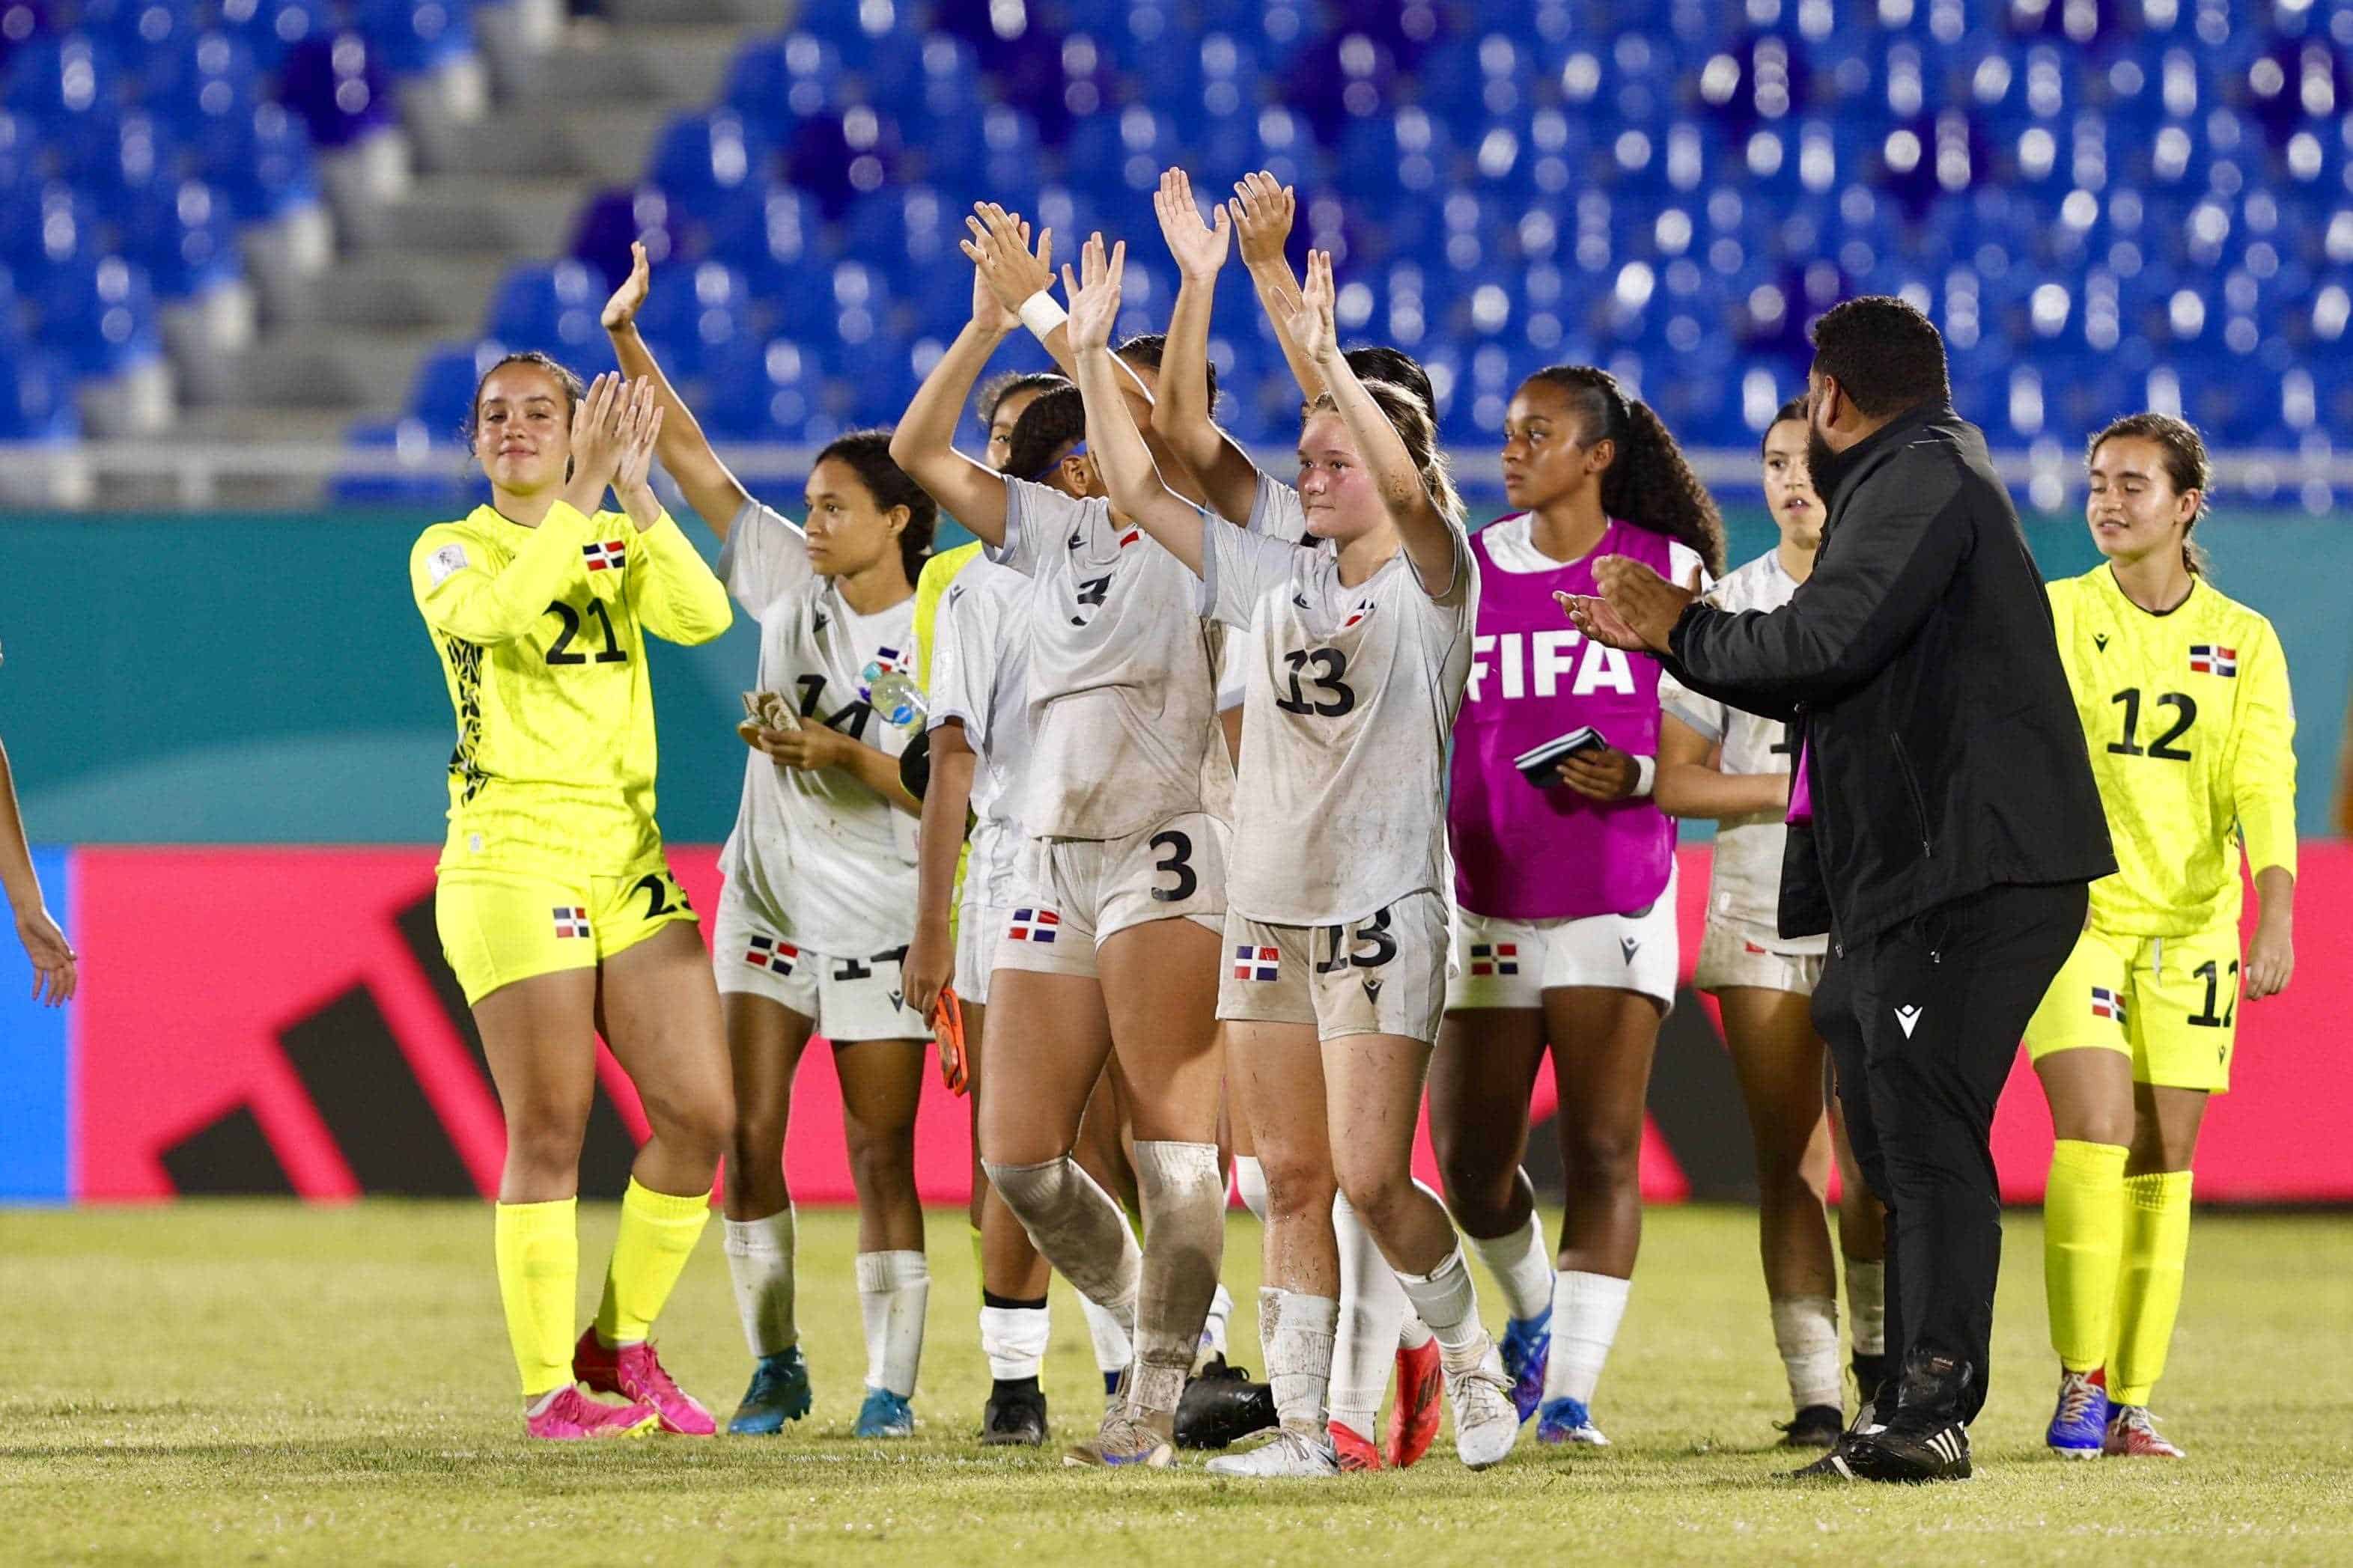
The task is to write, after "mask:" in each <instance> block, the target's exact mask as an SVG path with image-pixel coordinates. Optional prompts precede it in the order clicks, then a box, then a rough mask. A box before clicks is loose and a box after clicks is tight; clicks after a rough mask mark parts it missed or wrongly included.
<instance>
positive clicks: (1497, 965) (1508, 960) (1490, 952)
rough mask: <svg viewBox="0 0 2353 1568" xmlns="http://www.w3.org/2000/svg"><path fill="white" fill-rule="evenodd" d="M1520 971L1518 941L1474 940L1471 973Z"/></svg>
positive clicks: (1514, 972)
mask: <svg viewBox="0 0 2353 1568" xmlns="http://www.w3.org/2000/svg"><path fill="white" fill-rule="evenodd" d="M1519 972H1520V944H1519V943H1518V942H1472V944H1471V973H1472V974H1473V975H1478V976H1485V975H1489V974H1517V973H1519Z"/></svg>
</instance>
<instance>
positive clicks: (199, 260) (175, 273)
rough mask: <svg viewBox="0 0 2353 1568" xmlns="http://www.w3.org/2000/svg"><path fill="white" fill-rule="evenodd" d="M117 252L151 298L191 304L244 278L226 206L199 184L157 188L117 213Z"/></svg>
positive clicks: (176, 183)
mask: <svg viewBox="0 0 2353 1568" xmlns="http://www.w3.org/2000/svg"><path fill="white" fill-rule="evenodd" d="M116 223H117V227H118V228H119V230H120V233H121V243H122V252H123V254H124V255H125V256H126V257H128V258H130V259H131V260H132V261H135V262H137V263H138V264H139V265H140V266H142V267H143V268H146V270H147V275H148V277H149V279H150V280H151V282H152V284H153V288H154V290H155V294H156V297H157V298H158V299H161V300H165V301H167V302H169V301H172V300H187V299H193V298H195V296H197V295H200V294H204V293H206V292H208V291H210V290H211V289H216V288H217V287H219V286H220V285H222V284H224V283H229V282H234V281H236V280H237V279H239V278H241V277H243V276H244V273H245V268H244V264H243V263H242V262H241V261H240V260H239V259H238V256H237V233H236V228H235V225H234V223H233V220H232V215H231V213H230V211H229V207H228V204H227V202H226V201H225V200H223V199H222V198H221V196H220V195H219V193H217V192H216V191H215V190H214V189H213V188H212V187H211V186H209V185H207V184H205V183H204V182H203V181H201V180H180V181H173V182H169V183H163V184H158V185H156V186H155V187H153V188H151V189H150V190H148V191H146V192H144V193H142V194H141V195H139V196H138V197H137V198H136V199H134V200H132V201H128V202H126V203H125V204H124V205H122V207H121V208H120V209H118V212H117V215H116Z"/></svg>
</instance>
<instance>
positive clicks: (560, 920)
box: [555, 905, 588, 937]
mask: <svg viewBox="0 0 2353 1568" xmlns="http://www.w3.org/2000/svg"><path fill="white" fill-rule="evenodd" d="M555 934H556V935H557V936H559V937H565V936H586V935H587V934H588V911H587V910H584V909H581V908H579V907H577V906H576V905H565V906H563V907H560V908H558V909H557V910H556V911H555Z"/></svg>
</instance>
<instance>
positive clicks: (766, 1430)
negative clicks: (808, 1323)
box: [727, 1345, 809, 1437]
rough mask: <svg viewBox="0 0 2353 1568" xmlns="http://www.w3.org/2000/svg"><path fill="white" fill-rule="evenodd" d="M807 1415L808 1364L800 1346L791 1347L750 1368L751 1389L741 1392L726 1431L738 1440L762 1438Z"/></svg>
mask: <svg viewBox="0 0 2353 1568" xmlns="http://www.w3.org/2000/svg"><path fill="white" fill-rule="evenodd" d="M808 1413H809V1379H808V1363H807V1362H806V1361H803V1360H802V1359H801V1347H800V1346H798V1345H794V1346H791V1347H790V1348H788V1349H786V1350H780V1351H778V1352H776V1353H775V1354H774V1355H764V1356H762V1357H761V1358H760V1360H759V1363H758V1364H757V1365H755V1366H754V1367H753V1369H752V1386H751V1387H749V1388H747V1389H745V1390H744V1402H743V1403H742V1404H740V1405H736V1406H735V1415H734V1418H733V1419H732V1420H730V1421H729V1422H728V1423H727V1430H728V1431H730V1432H731V1433H733V1434H734V1435H735V1436H739V1437H765V1436H770V1435H772V1434H774V1433H777V1432H781V1431H783V1430H784V1429H785V1423H786V1422H787V1421H797V1420H799V1419H800V1418H801V1417H802V1416H804V1415H807V1414H808Z"/></svg>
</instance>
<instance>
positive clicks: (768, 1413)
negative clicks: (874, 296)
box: [604, 246, 938, 1437]
mask: <svg viewBox="0 0 2353 1568" xmlns="http://www.w3.org/2000/svg"><path fill="white" fill-rule="evenodd" d="M632 248H633V251H634V254H635V266H634V268H633V269H632V270H631V272H630V275H629V277H628V279H627V280H626V281H624V282H623V283H622V285H621V287H620V288H619V289H617V290H616V291H615V293H614V295H613V297H612V299H611V300H609V301H607V304H606V307H605V315H604V321H605V327H606V330H607V332H608V333H609V334H610V335H611V337H612V340H613V347H614V351H615V353H617V355H618V356H619V358H620V363H621V364H622V365H623V366H624V367H625V368H626V369H627V370H628V371H629V373H630V374H635V375H638V376H640V377H643V378H644V379H645V380H646V381H647V382H648V383H649V384H651V385H652V386H653V387H654V388H655V389H656V390H657V392H658V393H659V396H660V399H661V404H662V407H663V411H664V414H665V416H666V417H665V419H664V421H663V425H662V436H661V456H662V466H663V467H664V468H667V469H668V470H669V471H670V475H671V476H672V477H673V478H674V479H677V481H678V484H679V489H681V491H682V492H683V493H684V494H685V496H686V499H687V500H688V502H689V503H690V504H691V505H692V506H693V508H694V510H696V511H697V512H698V513H700V514H701V515H702V519H703V520H704V521H705V522H707V523H708V524H709V525H710V526H711V530H712V532H714V533H716V534H717V535H718V536H719V538H720V540H721V541H722V548H721V551H720V556H719V569H720V575H721V577H722V578H723V580H724V581H725V583H726V584H727V588H728V591H729V592H730V593H732V594H733V595H734V596H735V598H736V600H737V602H738V603H740V604H741V605H743V606H744V609H745V610H747V611H749V612H750V613H751V614H752V615H753V616H755V617H757V619H758V621H759V625H760V665H759V677H758V679H759V687H760V689H762V690H763V691H771V692H777V693H781V694H784V695H786V696H787V697H788V698H790V699H791V700H792V702H793V704H794V707H795V709H796V710H797V715H798V723H797V726H796V727H794V728H790V729H770V728H765V727H764V728H762V729H760V730H759V731H757V732H756V736H755V738H754V740H753V741H752V746H753V751H752V753H751V755H750V756H748V757H747V758H746V759H745V763H744V799H743V805H742V806H741V808H740V809H739V811H738V812H737V815H736V819H735V828H734V831H733V833H731V834H730V835H729V836H728V839H727V847H726V848H725V850H724V851H723V854H722V856H721V860H720V865H721V868H722V869H723V871H724V872H725V873H726V888H725V890H724V891H723V893H722V895H721V897H720V904H719V925H718V932H717V939H716V942H715V951H714V956H713V963H714V967H715V969H716V972H717V974H718V984H719V990H720V992H721V994H722V997H723V1002H724V1005H725V1008H726V1016H727V1044H728V1050H729V1053H730V1055H731V1057H732V1058H733V1063H734V1075H735V1109H736V1114H735V1130H734V1139H733V1143H732V1144H731V1145H730V1147H729V1151H728V1160H727V1191H726V1197H725V1203H726V1211H727V1263H728V1270H729V1273H730V1274H731V1275H732V1276H733V1280H734V1287H735V1300H736V1308H737V1310H738V1312H739V1313H740V1314H741V1316H742V1319H743V1323H744V1338H745V1339H746V1340H747V1341H748V1342H750V1345H751V1349H752V1353H753V1355H754V1358H756V1361H757V1365H756V1367H755V1368H754V1372H753V1375H752V1382H751V1385H750V1387H749V1388H748V1389H747V1390H746V1392H745V1393H744V1398H743V1401H742V1403H741V1404H740V1405H738V1407H737V1409H736V1412H735V1415H734V1417H733V1420H731V1421H730V1422H729V1424H728V1430H730V1431H731V1432H737V1433H754V1434H760V1433H773V1432H777V1431H780V1430H782V1429H783V1426H784V1424H785V1423H786V1421H788V1420H794V1419H797V1418H798V1417H799V1416H801V1415H806V1414H807V1412H808V1409H809V1401H810V1394H809V1385H808V1369H807V1363H806V1362H805V1360H804V1359H803V1357H802V1355H801V1352H800V1336H799V1330H798V1326H797V1323H796V1322H795V1321H794V1311H793V1309H794V1279H793V1252H794V1239H795V1237H794V1217H793V1207H792V1196H791V1194H790V1192H789V1191H788V1190H787V1188H786V1182H785V1173H784V1150H785V1130H786V1124H787V1122H788V1121H789V1120H790V1114H791V1105H792V1085H793V1078H794V1075H795V1074H796V1073H797V1071H798V1069H799V1067H800V1058H801V1053H802V1052H803V1050H805V1049H806V1048H807V1045H808V1042H809V1040H810V1038H811V1037H813V1036H814V1035H816V1034H818V1032H820V1031H822V1033H823V1034H824V1036H825V1037H826V1038H827V1039H828V1040H830V1041H831V1042H832V1044H833V1061H834V1071H835V1073H836V1074H837V1075H838V1076H839V1079H840V1082H841V1104H842V1134H843V1138H844V1140H845V1142H847V1144H848V1146H849V1168H850V1173H851V1176H852V1179H853V1180H854V1181H855V1183H856V1184H857V1189H858V1209H859V1214H858V1261H857V1271H858V1297H859V1306H860V1312H861V1315H862V1317H863V1319H864V1324H865V1330H866V1395H865V1399H864V1401H863V1403H862V1404H861V1405H860V1408H859V1412H858V1421H857V1426H856V1428H855V1430H856V1435H857V1436H861V1437H903V1436H909V1435H911V1434H912V1433H913V1430H914V1415H913V1411H912V1410H911V1409H910V1407H909V1404H908V1401H909V1400H910V1399H911V1398H912V1397H913V1394H914V1390H915V1374H916V1371H917V1368H918V1366H919V1364H920V1363H921V1361H922V1358H923V1309H924V1305H925V1303H926V1302H927V1300H929V1298H930V1293H931V1270H930V1266H929V1264H928V1263H927V1261H926V1260H925V1258H924V1256H923V1209H922V1207H921V1205H919V1203H918V1202H917V1200H916V1196H915V1143H914V1130H915V1107H916V1102H917V1100H918V1099H919V1097H920V1095H921V1093H922V1089H923V1073H924V1071H925V1069H926V1067H927V1065H928V1053H927V1051H926V1049H925V1047H927V1046H928V1044H929V1042H930V1036H931V1030H930V1026H929V1024H928V1022H927V1021H926V1020H925V1019H924V1017H923V1015H922V1014H920V1013H918V1012H916V1011H915V1010H914V1009H913V1008H912V1007H910V1006H908V1005H907V1003H906V997H905V994H904V984H903V982H902V979H901V976H900V964H901V963H902V961H903V960H904V959H905V957H906V953H907V943H908V942H909V940H910V939H911V938H912V936H913V931H914V919H915V831H914V830H915V823H914V814H915V812H916V810H917V809H918V807H917V805H916V802H915V800H914V797H913V796H912V795H909V794H908V793H907V791H906V788H905V786H904V785H903V784H901V783H900V781H899V753H900V752H902V751H903V750H904V749H905V747H906V743H907V740H908V733H909V732H908V731H907V730H906V729H904V728H902V726H901V725H900V724H898V723H896V722H893V721H891V719H890V718H888V717H887V716H885V715H883V714H881V713H878V712H877V711H876V709H875V705H874V703H873V702H872V700H871V682H872V681H873V680H875V679H879V677H880V676H881V675H882V674H883V673H885V672H889V671H892V670H896V669H900V668H904V666H905V664H906V663H907V661H908V660H909V659H910V658H912V656H913V630H914V626H913V620H914V593H915V589H914V580H915V576H916V574H918V573H919V572H920V571H922V569H923V557H924V555H925V554H926V552H929V550H930V549H931V542H932V532H933V529H934V525H935V523H936V521H937V515H938V514H937V509H935V508H934V506H933V504H932V499H931V497H929V496H928V495H926V494H924V493H923V490H922V489H920V488H919V487H917V485H916V484H915V483H914V481H913V479H909V478H908V477H907V476H906V475H905V474H903V473H902V472H901V471H900V470H899V468H898V466H897V465H896V464H894V463H892V461H891V458H890V453H889V445H890V440H889V437H888V436H887V435H885V434H884V433H883V432H881V431H874V430H869V431H860V432H854V433H852V434H850V435H847V436H843V437H839V439H837V440H835V441H833V442H831V443H829V444H828V446H827V447H825V449H824V450H822V451H821V452H819V453H818V457H817V461H816V462H815V464H814V465H812V466H811V468H810V470H809V476H808V483H807V507H808V511H807V519H808V521H807V531H803V529H802V528H800V527H797V526H795V525H794V524H793V523H791V522H789V521H786V520H785V519H784V518H783V517H782V516H780V515H778V514H777V513H776V512H775V511H773V510H769V509H768V508H767V507H765V506H763V505H761V504H760V503H759V502H758V501H755V500H753V499H752V497H751V495H750V493H749V492H747V491H746V490H745V489H744V487H743V485H742V484H741V483H740V482H739V481H738V480H737V479H736V478H735V476H734V475H733V473H731V472H730V471H729V470H728V468H727V467H726V465H725V464H723V463H722V462H721V461H720V460H719V457H718V454H716V453H715V452H713V451H712V449H711V445H710V443H709V442H708V441H707V440H705V439H704V438H703V435H702V429H701V427H700V426H697V425H696V423H695V421H694V416H693V415H692V414H691V412H689V411H688V409H687V407H686V405H684V404H683V403H682V402H681V401H680V399H679V396H678V395H677V393H676V392H675V391H673V390H672V389H671V387H670V384H669V382H668V381H667V379H665V378H664V376H663V374H662V372H661V368H660V366H659V365H658V364H656V363H655V362H654V357H653V354H652V353H651V352H650V351H649V349H648V348H647V346H646V342H645V340H644V339H643V338H642V337H641V336H639V335H638V330H637V324H636V317H637V312H638V310H639V309H640V308H642V307H643V305H644V304H645V301H646V298H647V295H648V294H649V291H650V289H651V287H652V279H651V275H650V272H649V269H648V267H647V264H646V254H645V247H642V246H638V247H632Z"/></svg>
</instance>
